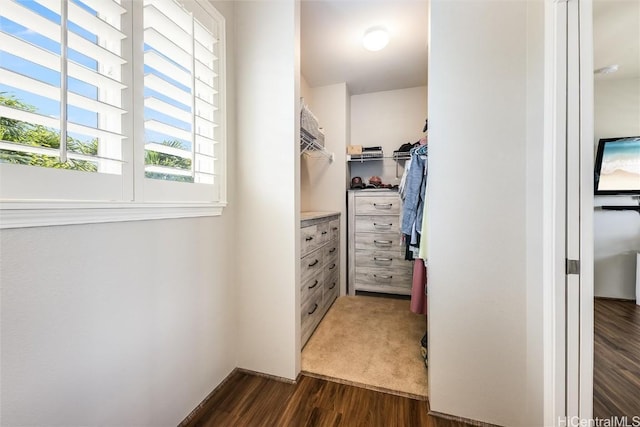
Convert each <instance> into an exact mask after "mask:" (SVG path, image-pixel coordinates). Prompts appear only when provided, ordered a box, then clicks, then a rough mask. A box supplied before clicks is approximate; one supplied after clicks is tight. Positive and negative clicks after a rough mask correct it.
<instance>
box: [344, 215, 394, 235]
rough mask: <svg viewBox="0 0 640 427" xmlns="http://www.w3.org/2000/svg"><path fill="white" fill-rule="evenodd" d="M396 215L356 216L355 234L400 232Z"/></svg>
mask: <svg viewBox="0 0 640 427" xmlns="http://www.w3.org/2000/svg"><path fill="white" fill-rule="evenodd" d="M399 218H400V217H399V216H398V215H357V216H356V217H355V220H356V233H389V232H397V233H399V232H400V220H399Z"/></svg>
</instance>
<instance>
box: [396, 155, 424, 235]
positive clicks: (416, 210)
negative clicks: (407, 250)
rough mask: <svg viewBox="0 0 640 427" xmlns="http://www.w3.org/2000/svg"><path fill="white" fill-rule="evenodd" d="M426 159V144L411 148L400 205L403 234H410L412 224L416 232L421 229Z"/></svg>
mask: <svg viewBox="0 0 640 427" xmlns="http://www.w3.org/2000/svg"><path fill="white" fill-rule="evenodd" d="M427 159H428V156H427V147H426V146H425V147H418V148H414V149H412V150H411V167H410V168H409V172H408V173H407V182H406V183H405V190H404V193H405V197H404V204H403V205H402V226H401V230H402V233H403V234H408V235H411V234H412V231H413V228H414V225H415V228H416V230H417V231H418V232H421V229H422V215H423V211H424V198H425V190H426V186H427V171H428V166H427V165H428V160H427Z"/></svg>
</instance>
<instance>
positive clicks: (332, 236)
mask: <svg viewBox="0 0 640 427" xmlns="http://www.w3.org/2000/svg"><path fill="white" fill-rule="evenodd" d="M329 240H335V241H338V240H340V220H339V219H334V220H332V221H330V222H329Z"/></svg>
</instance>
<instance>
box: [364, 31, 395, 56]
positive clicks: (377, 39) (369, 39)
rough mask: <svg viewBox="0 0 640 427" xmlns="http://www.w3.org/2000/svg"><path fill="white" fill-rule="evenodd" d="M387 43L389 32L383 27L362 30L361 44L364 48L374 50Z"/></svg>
mask: <svg viewBox="0 0 640 427" xmlns="http://www.w3.org/2000/svg"><path fill="white" fill-rule="evenodd" d="M388 43H389V33H388V32H387V29H386V28H384V27H380V26H378V27H371V28H369V29H368V30H367V31H365V32H364V36H363V37H362V44H363V46H364V48H365V49H367V50H370V51H372V52H375V51H377V50H380V49H382V48H384V47H385V46H386V45H387V44H388Z"/></svg>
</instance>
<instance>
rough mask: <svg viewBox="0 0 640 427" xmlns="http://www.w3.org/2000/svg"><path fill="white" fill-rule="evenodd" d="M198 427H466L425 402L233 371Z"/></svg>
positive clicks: (320, 382) (310, 380) (319, 382)
mask: <svg viewBox="0 0 640 427" xmlns="http://www.w3.org/2000/svg"><path fill="white" fill-rule="evenodd" d="M207 408H208V409H207V410H206V413H205V414H204V415H203V416H202V417H201V418H200V420H199V421H198V422H196V423H195V425H196V426H198V427H213V426H215V427H218V426H234V427H235V426H251V427H259V426H265V427H266V426H268V427H289V426H291V427H304V426H319V427H320V426H321V427H325V426H326V427H332V426H362V427H376V426H380V427H383V426H384V427H394V426H397V427H412V426H416V427H417V426H424V427H466V426H467V425H466V424H462V423H459V422H454V421H449V420H442V419H437V418H434V417H432V416H429V415H427V412H428V410H429V408H428V403H427V402H426V401H419V400H414V399H409V398H405V397H399V396H394V395H390V394H386V393H381V392H377V391H372V390H367V389H364V388H359V387H354V386H349V385H344V384H338V383H334V382H330V381H325V380H320V379H316V378H311V377H307V376H302V377H301V378H300V381H298V383H297V384H287V383H283V382H280V381H276V380H272V379H267V378H264V377H259V376H255V375H250V374H247V373H243V372H238V371H236V372H234V373H233V374H232V375H231V377H230V378H229V379H228V380H227V382H226V383H225V384H223V386H222V387H221V388H220V389H219V390H218V391H217V392H216V393H215V394H214V395H213V397H212V398H211V399H210V400H209V402H208V404H207Z"/></svg>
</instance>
